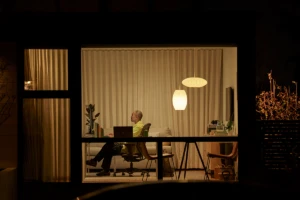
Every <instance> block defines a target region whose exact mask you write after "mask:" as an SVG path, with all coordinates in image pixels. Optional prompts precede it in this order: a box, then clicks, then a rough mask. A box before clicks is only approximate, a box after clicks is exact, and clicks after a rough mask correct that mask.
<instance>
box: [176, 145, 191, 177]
mask: <svg viewBox="0 0 300 200" xmlns="http://www.w3.org/2000/svg"><path fill="white" fill-rule="evenodd" d="M188 144H189V143H188V142H186V143H185V145H184V149H183V154H182V158H181V163H180V168H179V174H178V180H179V178H180V174H181V170H182V164H183V160H184V157H185V154H186V151H188ZM185 159H186V160H187V158H185ZM186 163H187V161H186ZM185 172H186V166H185Z"/></svg>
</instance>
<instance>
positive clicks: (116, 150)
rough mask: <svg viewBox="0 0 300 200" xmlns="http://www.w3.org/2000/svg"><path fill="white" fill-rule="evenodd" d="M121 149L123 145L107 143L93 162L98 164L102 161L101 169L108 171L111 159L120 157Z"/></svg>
mask: <svg viewBox="0 0 300 200" xmlns="http://www.w3.org/2000/svg"><path fill="white" fill-rule="evenodd" d="M122 147H123V145H122V144H120V143H114V142H107V143H106V144H104V146H103V147H102V148H101V150H100V151H99V153H98V154H97V155H96V156H95V158H94V160H96V161H97V162H100V161H101V160H102V159H103V162H102V165H101V167H102V168H103V169H104V170H109V169H110V164H111V159H112V157H113V156H114V155H120V153H121V150H122Z"/></svg>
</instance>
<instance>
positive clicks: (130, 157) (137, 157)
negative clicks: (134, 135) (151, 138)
mask: <svg viewBox="0 0 300 200" xmlns="http://www.w3.org/2000/svg"><path fill="white" fill-rule="evenodd" d="M150 126H151V123H147V124H145V125H144V126H143V129H142V130H141V134H140V135H139V137H143V136H144V134H145V132H149V129H150ZM124 145H126V147H127V149H128V153H124V154H121V156H122V157H123V158H124V160H125V161H127V162H129V163H130V166H129V168H127V169H125V170H122V171H120V172H122V175H125V173H128V174H129V176H132V174H133V173H134V172H142V175H143V173H144V172H143V170H142V169H140V170H139V169H137V168H134V167H133V163H134V162H140V161H142V160H144V159H145V157H144V156H143V154H142V153H141V152H140V151H139V149H138V148H137V149H138V153H135V154H134V153H133V149H134V148H135V147H136V146H137V144H136V143H132V142H131V143H126V144H124ZM116 173H118V172H117V171H116V170H115V171H114V176H116Z"/></svg>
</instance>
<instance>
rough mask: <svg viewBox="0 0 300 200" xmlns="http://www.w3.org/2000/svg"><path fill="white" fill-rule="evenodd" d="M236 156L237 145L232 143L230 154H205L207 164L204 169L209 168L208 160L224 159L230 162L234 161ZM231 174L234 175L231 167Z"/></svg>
mask: <svg viewBox="0 0 300 200" xmlns="http://www.w3.org/2000/svg"><path fill="white" fill-rule="evenodd" d="M237 155H238V143H237V142H234V143H233V147H232V151H231V153H230V154H228V155H225V154H216V153H209V152H208V153H207V164H206V169H208V168H209V163H210V159H211V158H221V159H225V160H231V161H233V162H234V161H235V160H236V158H237ZM233 174H235V171H234V167H233Z"/></svg>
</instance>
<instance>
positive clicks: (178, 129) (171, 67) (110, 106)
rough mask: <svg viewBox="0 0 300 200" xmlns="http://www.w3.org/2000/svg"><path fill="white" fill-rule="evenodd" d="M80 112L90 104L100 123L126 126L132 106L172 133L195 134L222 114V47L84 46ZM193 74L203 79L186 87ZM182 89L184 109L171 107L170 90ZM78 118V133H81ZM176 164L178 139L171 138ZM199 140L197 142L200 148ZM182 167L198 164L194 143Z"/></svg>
mask: <svg viewBox="0 0 300 200" xmlns="http://www.w3.org/2000/svg"><path fill="white" fill-rule="evenodd" d="M81 69H82V112H83V113H85V105H87V104H90V103H92V104H95V113H97V112H100V116H99V118H98V123H99V124H100V126H101V127H104V128H111V127H113V126H117V125H122V126H128V125H132V122H131V121H130V116H131V113H132V111H133V110H136V109H139V110H141V111H142V112H143V114H144V117H143V122H144V123H148V122H150V123H151V124H152V127H169V128H170V129H171V130H172V134H173V135H174V136H200V135H204V134H205V133H206V127H207V124H209V123H210V121H211V120H213V119H221V116H222V107H221V105H222V98H221V97H222V89H221V88H222V78H221V77H222V49H218V48H216V49H204V48H84V49H82V67H81ZM194 74H195V76H198V77H202V78H204V79H206V80H207V81H208V84H207V85H206V86H205V87H202V88H197V89H196V88H187V87H185V86H183V85H182V84H181V81H182V80H183V79H184V78H187V77H191V76H194ZM179 87H181V89H184V90H185V91H186V92H187V95H188V104H187V108H186V110H184V111H175V110H174V108H173V105H172V96H173V92H174V91H175V90H176V89H178V88H179ZM85 121H86V119H85V117H84V116H83V117H82V125H83V130H82V132H83V134H84V133H86V132H87V129H86V126H85ZM172 145H173V150H174V153H175V156H176V164H177V166H179V164H180V159H181V156H182V153H183V148H184V144H183V143H173V144H172ZM204 145H205V144H203V143H199V147H200V151H201V153H203V150H204V148H205V146H204ZM188 168H202V164H201V163H200V160H199V158H198V154H197V151H196V148H193V147H192V146H191V147H190V151H189V163H188Z"/></svg>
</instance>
